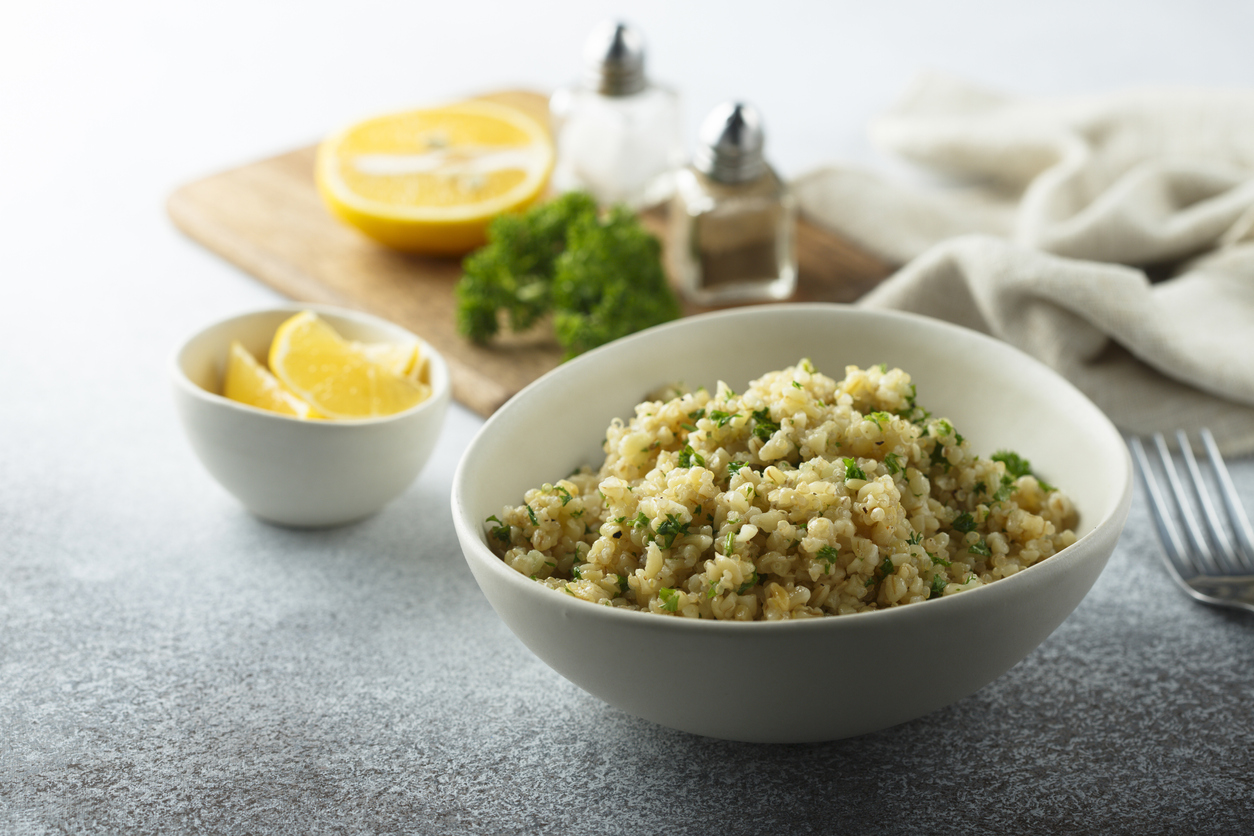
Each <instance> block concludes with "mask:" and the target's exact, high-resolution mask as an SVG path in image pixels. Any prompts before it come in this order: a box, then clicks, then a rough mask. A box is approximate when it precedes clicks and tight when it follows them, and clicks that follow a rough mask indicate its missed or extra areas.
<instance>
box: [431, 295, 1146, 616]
mask: <svg viewBox="0 0 1254 836" xmlns="http://www.w3.org/2000/svg"><path fill="white" fill-rule="evenodd" d="M816 309H830V310H833V311H847V312H853V311H858V312H859V313H860V314H870V315H874V316H878V317H883V318H886V319H888V320H895V321H896V322H898V323H902V322H905V323H916V324H918V323H926V325H927V326H928V327H939V328H940V329H941V330H942V331H944V330H951V331H953V332H960V333H962V334H964V335H967V336H971V335H973V336H974V337H976V338H977V339H978V340H983V341H987V343H988V344H991V345H994V346H997V347H998V350H1008V351H1009V352H1011V353H1012V354H1017V355H1019V356H1020V358H1021V359H1023V360H1026V361H1028V362H1029V363H1030V364H1032V365H1035V366H1037V367H1038V368H1039V369H1040V370H1043V371H1045V372H1047V373H1048V374H1049V375H1050V376H1052V377H1054V378H1056V379H1057V381H1058V382H1059V383H1061V384H1063V385H1065V386H1066V387H1068V388H1070V389H1071V390H1072V391H1073V392H1074V394H1075V395H1077V396H1078V397H1080V398H1082V399H1083V400H1084V402H1086V403H1087V404H1088V405H1089V406H1090V407H1091V408H1092V411H1093V415H1094V417H1095V418H1097V419H1098V426H1097V428H1095V429H1096V431H1099V432H1101V433H1102V434H1103V435H1106V436H1107V439H1106V440H1107V441H1109V442H1112V443H1115V444H1117V448H1118V449H1120V450H1121V451H1122V456H1121V457H1120V458H1121V461H1122V462H1123V468H1122V471H1123V474H1122V475H1123V478H1122V480H1121V482H1122V484H1121V487H1120V489H1119V495H1118V498H1117V499H1116V501H1115V502H1114V503H1113V504H1112V505H1111V506H1110V509H1109V510H1108V511H1107V513H1106V514H1105V515H1104V516H1103V517H1102V518H1101V519H1100V520H1098V521H1097V522H1096V524H1094V525H1093V527H1092V528H1091V529H1090V530H1089V531H1088V532H1086V533H1085V534H1084V535H1083V536H1081V537H1079V538H1078V539H1077V540H1076V542H1075V543H1073V544H1071V545H1070V546H1068V547H1066V548H1065V549H1063V550H1062V551H1060V552H1058V553H1057V554H1054V555H1051V556H1050V557H1049V558H1048V559H1046V560H1043V561H1041V562H1040V563H1036V564H1034V565H1032V566H1029V567H1028V568H1027V569H1024V570H1023V571H1020V572H1017V573H1015V574H1014V575H1011V576H1010V577H1007V578H1002V579H1000V580H998V581H996V582H995V583H990V584H984V585H983V586H981V587H977V588H976V589H971V590H966V591H964V592H962V593H960V594H957V595H948V596H945V597H942V598H938V599H934V600H929V601H921V602H919V603H920V604H926V605H927V607H923V606H918V605H906V606H900V607H890V608H888V609H881V610H872V611H870V612H861V613H851V614H848V615H840V616H820V617H815V618H803V619H787V620H784V621H763V620H755V621H730V620H718V619H697V618H665V617H659V616H658V614H656V613H651V612H643V611H640V610H628V609H623V608H619V607H611V606H606V605H604V604H593V603H592V602H590V601H584V600H583V599H579V598H575V597H573V596H570V595H560V594H558V591H557V590H554V589H549V588H548V587H546V586H544V585H542V584H539V583H537V582H536V581H534V580H531V579H530V578H526V577H523V576H522V575H521V574H520V573H519V572H518V571H516V570H515V569H513V568H511V567H509V566H507V565H506V564H505V562H504V561H503V560H501V559H500V558H499V557H498V556H497V555H496V554H494V553H493V552H492V550H491V549H490V548H489V547H488V545H487V540H486V534H485V533H484V532H483V531H482V530H480V529H481V526H480V525H479V524H476V522H475V521H473V520H471V519H470V508H469V505H470V503H469V502H467V501H465V496H464V494H465V491H466V483H467V481H468V479H469V477H468V476H467V473H466V471H467V465H468V462H469V461H470V459H471V451H473V450H474V448H475V446H476V444H477V442H478V441H479V439H480V438H481V437H482V436H483V435H485V434H486V433H489V432H491V431H492V430H493V428H494V427H495V426H496V424H497V423H498V422H500V423H503V422H505V421H508V420H509V415H508V411H509V407H510V404H511V403H513V402H515V401H516V400H518V399H520V398H522V397H524V396H525V395H527V394H528V393H529V392H531V391H534V390H535V389H537V388H541V387H543V386H545V385H548V384H547V383H546V382H547V381H548V380H550V379H551V378H552V377H553V376H554V375H556V374H558V373H559V372H560V371H561V369H563V367H564V366H568V365H570V364H575V363H579V364H583V363H587V362H591V360H592V358H596V357H597V356H599V355H600V354H602V353H605V352H608V351H626V350H628V347H629V346H630V345H631V344H632V343H634V342H637V341H640V340H644V339H650V338H651V337H652V335H655V334H657V333H659V332H662V331H666V330H673V329H676V328H685V327H691V324H692V323H694V322H696V321H708V320H712V319H736V318H740V317H752V316H756V315H761V314H763V313H765V312H771V313H775V314H779V313H784V314H786V313H787V312H788V311H789V310H797V311H812V310H816ZM450 499H451V505H452V515H453V525H454V528H455V530H456V532H457V535H458V539H459V541H460V542H461V545H462V551H463V554H464V555H465V557H466V560H467V562H468V563H470V564H471V568H472V571H473V570H474V567H475V565H476V564H477V565H479V566H481V567H482V568H483V569H485V570H486V571H489V572H491V573H492V574H493V575H494V576H496V577H497V578H500V579H502V581H503V582H504V583H506V584H507V585H509V586H510V587H511V588H512V589H514V590H517V591H518V593H519V594H520V595H522V596H523V597H524V600H526V601H528V602H529V605H530V602H533V601H534V602H535V605H536V606H540V607H550V608H556V610H557V611H559V612H560V613H561V614H562V615H563V616H566V617H583V618H610V619H617V618H626V619H629V620H628V621H627V622H625V624H634V625H635V627H636V628H641V627H647V626H648V625H650V624H652V625H654V628H653V629H679V630H697V631H711V630H712V631H725V630H735V631H743V630H749V631H755V632H756V631H760V630H784V631H798V630H803V631H804V630H832V629H837V630H845V631H852V630H858V629H870V628H872V627H874V626H875V625H880V624H884V623H886V622H887V621H888V620H889V619H896V620H898V621H903V620H904V621H909V620H914V619H919V618H930V617H931V616H929V615H928V614H929V613H931V614H936V613H939V612H957V611H958V609H959V608H965V607H973V606H980V605H981V604H982V603H984V602H985V601H990V600H991V597H992V596H993V595H999V596H1004V595H1007V594H1010V593H1012V592H1013V591H1016V590H1018V589H1019V588H1020V587H1022V586H1023V585H1024V584H1032V585H1040V584H1043V583H1047V582H1048V580H1049V579H1050V578H1051V577H1054V576H1056V575H1060V574H1065V573H1066V572H1067V571H1068V570H1069V569H1071V568H1072V566H1073V565H1075V564H1077V563H1079V562H1081V561H1084V560H1086V559H1087V558H1088V557H1089V555H1088V554H1086V551H1087V550H1086V549H1084V548H1082V547H1083V545H1084V544H1086V543H1089V542H1092V541H1094V540H1097V539H1099V538H1100V537H1102V536H1109V535H1110V533H1111V528H1112V527H1115V526H1116V525H1117V526H1119V528H1120V529H1121V528H1122V525H1123V523H1124V522H1126V519H1127V515H1128V511H1129V509H1130V507H1131V503H1132V458H1131V455H1130V454H1129V453H1128V449H1127V445H1126V444H1124V442H1123V436H1122V435H1121V434H1120V433H1119V430H1118V429H1117V428H1116V427H1115V425H1114V424H1113V422H1111V420H1110V418H1109V417H1107V415H1106V414H1105V413H1104V412H1103V411H1102V410H1101V409H1100V408H1099V407H1098V406H1097V405H1096V404H1094V403H1093V401H1092V400H1091V399H1090V398H1089V397H1088V396H1087V395H1085V394H1084V393H1083V392H1081V391H1080V390H1079V389H1078V388H1077V387H1076V386H1075V384H1073V383H1071V381H1069V380H1067V379H1066V378H1064V377H1063V376H1062V375H1061V374H1059V373H1058V372H1057V371H1055V370H1054V369H1052V368H1050V367H1049V366H1048V365H1046V364H1045V363H1043V362H1042V361H1040V360H1038V359H1036V358H1035V357H1033V356H1031V355H1030V354H1028V353H1027V352H1025V351H1023V350H1022V349H1020V348H1018V347H1016V346H1014V345H1011V344H1010V343H1008V342H1005V341H1004V340H999V339H996V338H995V337H992V336H990V335H988V334H984V333H981V332H979V331H975V330H974V329H971V328H966V327H964V326H961V325H957V324H954V323H952V322H948V321H946V320H942V319H937V318H935V317H929V316H924V315H922V314H916V313H912V312H909V311H898V310H883V309H865V308H859V307H856V306H853V305H846V304H841V303H832V302H798V303H783V304H775V305H769V306H746V307H739V308H731V309H726V310H720V311H712V312H708V313H702V314H697V315H695V316H691V317H684V318H682V319H678V320H673V321H671V322H667V323H663V324H661V325H656V326H653V327H652V328H648V329H645V330H643V331H639V332H637V333H635V334H631V335H628V336H627V337H624V338H621V339H619V340H616V341H614V342H613V343H609V344H607V345H603V346H600V347H598V348H595V349H593V350H591V351H588V352H586V353H584V354H582V355H580V356H578V357H575V358H574V359H572V360H569V361H567V363H565V364H563V365H562V366H558V367H557V368H555V369H553V370H551V371H549V372H547V373H546V374H544V375H542V376H541V377H539V378H537V379H536V380H535V381H533V382H532V383H530V384H529V385H528V386H526V387H524V388H523V389H522V390H520V391H519V392H518V393H517V394H515V395H514V396H513V397H512V398H510V399H509V401H507V402H506V403H505V404H504V405H502V406H501V408H499V409H498V410H496V412H495V413H493V415H492V416H491V417H489V418H488V420H487V421H486V422H485V423H484V425H483V426H482V427H481V428H480V429H479V432H478V433H476V434H475V437H474V438H473V439H471V442H470V444H469V445H468V446H467V448H466V451H465V453H463V455H462V457H461V460H460V461H459V462H458V465H457V469H456V471H455V472H454V475H453V486H452V491H451V493H450ZM1116 536H1117V535H1116ZM476 574H477V572H476ZM1007 585H1009V586H1007ZM996 590H1001V591H1000V592H998V591H996ZM942 607H944V608H946V609H945V610H942V609H941V608H942ZM572 608H574V609H572ZM598 612H599V613H600V614H599V615H598V614H597V613H598ZM640 619H644V620H643V621H641V620H640ZM680 624H682V625H683V626H679V625H680ZM833 624H836V625H844V626H840V627H833V626H832V625H833ZM667 625H672V627H669V628H668V626H667Z"/></svg>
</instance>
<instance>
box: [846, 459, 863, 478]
mask: <svg viewBox="0 0 1254 836" xmlns="http://www.w3.org/2000/svg"><path fill="white" fill-rule="evenodd" d="M841 461H843V462H844V463H845V480H846V481H848V480H849V479H861V480H862V481H864V482H865V481H866V471H864V470H863V469H862V468H860V467H858V460H857V459H842V460H841Z"/></svg>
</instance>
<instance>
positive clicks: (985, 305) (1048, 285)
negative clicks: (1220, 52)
mask: <svg viewBox="0 0 1254 836" xmlns="http://www.w3.org/2000/svg"><path fill="white" fill-rule="evenodd" d="M871 133H872V138H873V140H874V141H875V142H876V144H877V145H878V146H879V147H880V148H882V149H884V150H886V151H889V152H892V153H895V154H896V155H898V156H900V157H902V158H904V159H906V160H908V161H910V162H912V163H915V164H917V165H920V166H922V167H924V168H925V169H926V170H927V171H928V173H929V174H930V175H931V176H932V177H933V181H932V182H930V183H926V184H924V183H902V182H894V181H892V180H889V179H888V178H886V177H883V176H879V175H877V174H874V173H871V172H866V171H859V170H852V169H842V168H837V167H831V168H825V169H822V170H820V171H816V172H813V173H811V174H809V175H806V176H804V177H802V178H801V179H799V180H798V181H797V182H796V183H795V187H796V191H797V196H798V200H799V203H800V205H801V209H802V211H803V212H804V213H805V214H806V216H807V217H808V218H810V219H811V220H813V221H815V222H817V223H819V224H822V225H824V226H826V227H828V228H830V229H832V230H834V231H836V232H838V233H839V234H841V235H844V236H845V237H847V238H849V239H850V240H852V241H854V242H856V243H858V244H860V245H861V246H863V247H865V248H867V249H868V250H870V251H872V252H874V253H876V254H878V255H880V256H881V257H883V258H886V259H888V260H889V261H892V262H895V263H904V262H909V263H908V264H906V266H905V267H903V268H902V269H901V270H899V271H898V272H897V273H896V274H895V275H893V276H892V277H891V278H889V279H888V280H887V281H885V282H884V284H883V285H881V286H880V287H879V288H878V289H876V290H875V291H873V292H872V293H871V294H869V295H868V296H867V297H866V298H865V299H864V300H863V301H862V302H861V303H860V304H864V305H867V306H871V307H891V308H897V309H902V310H910V311H915V312H918V313H924V314H928V315H931V316H936V317H940V318H942V319H948V320H950V321H953V322H957V323H960V324H962V325H966V326H968V327H971V328H974V329H977V330H980V331H984V332H985V333H989V334H992V335H993V336H996V337H999V338H1001V339H1004V340H1006V341H1008V342H1010V343H1012V344H1014V345H1016V346H1018V347H1019V348H1022V349H1023V350H1025V351H1027V352H1029V353H1030V354H1032V355H1034V356H1036V357H1037V358H1039V359H1041V360H1043V361H1044V362H1046V363H1048V364H1049V365H1051V366H1053V367H1054V368H1055V369H1057V370H1058V371H1059V372H1061V373H1062V374H1063V375H1065V376H1066V377H1067V378H1069V379H1070V380H1071V381H1072V382H1073V383H1075V384H1076V385H1077V386H1078V387H1079V388H1080V389H1082V390H1083V391H1084V392H1085V393H1086V394H1087V395H1088V396H1089V397H1090V398H1092V399H1093V400H1094V401H1095V402H1096V403H1097V404H1098V405H1099V406H1100V407H1102V409H1104V410H1105V411H1106V413H1107V414H1108V415H1109V416H1110V417H1111V419H1112V420H1114V422H1115V423H1116V424H1118V425H1119V426H1120V427H1121V428H1122V429H1124V430H1125V431H1127V432H1132V433H1138V434H1140V433H1148V432H1154V431H1158V430H1164V431H1165V430H1173V429H1176V428H1185V429H1194V428H1196V427H1199V426H1204V425H1205V426H1210V427H1211V428H1212V429H1213V430H1214V432H1215V435H1216V438H1217V439H1218V440H1219V442H1220V446H1221V448H1222V449H1223V450H1224V451H1225V452H1226V453H1248V452H1254V91H1238V90H1233V91H1213V90H1211V91H1207V90H1184V89H1163V90H1141V91H1129V92H1123V93H1112V94H1107V95H1100V96H1085V97H1074V98H1062V99H1014V98H1010V97H1006V96H1001V95H998V94H995V93H992V92H989V91H986V90H981V89H979V88H976V87H973V86H971V85H968V84H965V83H962V82H959V81H955V80H952V79H947V78H942V77H937V76H929V77H926V78H924V79H922V80H921V81H920V82H919V83H918V84H917V85H916V86H915V88H914V90H913V91H911V93H910V94H909V95H907V96H906V97H905V99H904V101H902V102H901V103H900V104H899V105H898V106H897V107H896V108H894V109H893V110H892V111H890V112H889V113H888V114H886V115H885V116H883V117H882V118H880V119H879V120H877V121H876V123H875V124H874V125H873V127H872V132H871ZM1147 272H1148V274H1149V275H1152V276H1153V277H1154V279H1155V281H1154V282H1151V281H1150V279H1149V278H1147Z"/></svg>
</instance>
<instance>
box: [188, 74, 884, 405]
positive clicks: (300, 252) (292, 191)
mask: <svg viewBox="0 0 1254 836" xmlns="http://www.w3.org/2000/svg"><path fill="white" fill-rule="evenodd" d="M482 98H486V99H491V100H494V101H499V102H502V103H505V104H510V105H513V106H515V107H519V108H521V109H525V110H527V111H529V112H531V113H533V114H534V115H535V116H536V117H537V118H539V119H540V120H542V122H547V118H548V117H547V100H546V99H545V97H544V96H541V95H538V94H536V93H530V92H523V91H515V92H506V93H497V94H493V95H489V96H484V97H482ZM314 152H315V146H311V147H308V148H301V149H299V150H296V151H292V152H290V153H287V154H281V155H279V156H277V157H272V158H270V159H266V160H261V161H259V162H256V163H252V164H250V165H246V166H243V167H242V168H237V169H234V170H231V171H225V172H222V173H219V174H214V175H212V176H210V177H206V178H204V179H203V180H198V181H196V182H193V183H189V184H187V185H185V186H183V187H181V188H179V189H178V190H177V191H175V192H174V194H173V195H171V196H170V199H169V201H168V203H167V210H168V211H169V214H170V217H171V219H172V220H173V221H174V223H175V225H177V226H178V227H179V229H181V230H182V231H183V232H185V233H186V234H187V235H188V236H190V237H191V238H193V239H195V240H196V241H198V242H200V243H201V244H203V245H204V246H206V247H208V248H209V249H210V250H212V251H214V252H215V253H218V254H219V255H221V256H222V257H223V258H225V259H227V260H228V261H230V262H232V263H233V264H235V265H237V266H238V267H240V268H241V269H243V270H244V271H246V272H247V273H249V274H251V275H253V276H255V277H256V278H258V279H260V280H261V281H262V282H264V283H266V284H267V285H269V286H271V287H273V288H274V289H276V290H278V291H279V292H280V293H283V294H284V295H286V296H289V297H291V298H292V299H294V300H297V301H301V302H313V303H323V304H331V305H339V306H342V307H347V308H355V309H358V310H362V311H366V312H368V313H372V314H376V315H378V316H382V317H385V318H387V319H389V320H392V321H393V322H396V323H398V324H399V325H402V326H404V327H405V328H408V329H409V330H411V331H413V332H414V333H416V334H418V335H420V336H422V337H423V338H424V339H426V340H427V341H428V342H430V343H431V344H432V345H434V346H435V347H436V349H437V350H439V351H440V352H441V353H442V354H443V355H444V357H445V359H446V360H447V361H448V365H449V370H450V372H451V375H452V383H453V397H454V398H456V399H457V400H458V401H460V402H461V403H462V404H464V405H465V406H467V407H469V408H470V409H473V410H474V411H475V412H478V413H479V414H480V415H483V416H488V415H491V414H492V413H493V412H494V411H495V410H496V409H497V407H499V406H500V405H501V404H503V403H504V402H505V401H506V400H508V399H509V398H510V397H511V396H512V395H513V394H514V393H516V392H517V391H518V390H520V389H522V388H523V387H524V386H526V385H527V384H528V383H530V382H531V381H533V380H535V379H536V378H537V377H539V376H540V375H542V374H544V373H545V372H547V371H549V370H550V369H552V368H554V367H555V366H556V365H557V364H558V363H559V362H560V360H561V350H560V348H559V347H558V345H557V343H556V342H555V341H554V340H553V338H552V337H551V335H547V334H544V333H535V334H529V335H523V336H518V335H506V336H504V337H503V338H502V339H500V340H499V341H498V342H496V343H494V344H492V345H490V346H478V345H474V344H472V343H470V342H468V341H467V340H465V339H464V338H462V337H461V336H460V335H458V333H457V331H456V328H455V325H454V301H453V285H454V284H455V283H456V282H457V279H458V277H459V276H460V275H461V262H460V260H459V259H449V258H424V257H421V256H414V255H407V254H402V253H396V252H392V251H390V250H387V249H384V248H382V247H380V246H379V245H377V244H375V243H373V242H371V241H369V240H368V239H366V238H364V237H363V236H361V235H360V234H358V233H357V232H356V230H354V229H351V228H349V227H346V226H344V225H343V224H341V223H340V222H339V221H337V220H336V219H334V218H333V217H332V216H331V215H330V214H329V213H328V212H327V210H326V209H325V208H324V207H323V204H322V201H321V199H320V198H319V197H318V194H317V191H316V189H315V187H314V179H313V168H314ZM642 219H643V221H644V223H645V225H646V226H647V227H648V228H649V229H650V230H651V231H653V232H654V233H655V234H657V235H658V237H659V238H661V239H662V242H663V245H664V246H665V244H666V234H665V233H666V216H665V210H663V209H656V210H651V211H649V212H646V213H645V214H644V215H643V216H642ZM797 249H798V262H799V270H798V272H799V279H798V290H797V294H796V295H795V296H794V298H793V300H792V301H826V302H851V301H853V300H855V299H857V298H858V297H860V296H862V295H863V294H864V293H866V292H867V291H868V290H870V289H871V288H872V287H874V286H875V284H877V283H878V282H879V281H880V280H881V279H883V278H884V277H885V276H887V275H888V273H889V272H890V270H889V267H888V266H887V265H885V264H883V263H882V262H880V261H879V260H877V259H875V258H874V257H872V256H870V255H867V254H866V253H863V252H861V251H859V250H857V249H855V248H853V247H852V246H850V245H849V244H847V243H846V242H844V241H842V240H841V239H839V238H837V237H835V236H833V235H831V234H830V233H828V232H825V231H823V230H821V229H819V228H818V227H815V226H813V225H811V224H809V223H807V222H806V221H805V220H804V219H802V220H801V221H800V223H799V225H798V229H797ZM685 312H686V313H687V314H693V313H698V312H700V309H698V308H696V307H693V306H687V307H686V310H685Z"/></svg>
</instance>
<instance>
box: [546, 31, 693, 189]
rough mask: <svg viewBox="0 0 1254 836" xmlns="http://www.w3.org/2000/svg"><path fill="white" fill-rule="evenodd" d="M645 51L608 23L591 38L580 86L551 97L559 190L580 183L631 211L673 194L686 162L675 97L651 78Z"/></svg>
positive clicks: (631, 34)
mask: <svg viewBox="0 0 1254 836" xmlns="http://www.w3.org/2000/svg"><path fill="white" fill-rule="evenodd" d="M644 54H645V50H644V38H643V37H642V36H641V34H640V32H639V31H638V30H637V29H635V28H633V27H631V26H628V25H627V24H625V23H619V22H615V21H606V22H604V23H602V24H600V25H599V26H598V27H597V28H596V29H594V30H593V32H592V34H591V35H590V36H589V38H588V41H587V43H586V44H585V46H584V62H585V69H584V77H583V82H582V84H579V85H576V86H573V87H568V88H565V89H562V90H558V91H557V92H556V93H554V94H553V96H552V98H551V99H550V102H549V110H550V114H551V116H552V122H553V134H554V137H555V138H556V143H557V162H556V165H555V166H554V169H553V186H554V188H555V189H556V190H557V191H559V192H566V191H573V190H576V189H582V190H584V191H588V192H591V193H592V195H593V196H594V197H596V199H597V202H598V203H600V204H602V205H609V204H613V203H625V204H627V205H628V206H630V207H631V208H633V209H643V208H645V207H647V206H652V205H654V204H657V203H662V202H664V201H666V200H667V199H669V198H670V196H671V195H672V194H673V193H674V174H675V171H676V169H678V168H679V167H680V166H682V165H683V164H684V147H683V137H682V132H681V126H680V112H679V96H678V95H676V94H675V93H674V92H673V91H671V90H669V89H667V88H665V87H660V86H657V85H655V84H652V83H650V82H649V80H648V78H647V77H646V76H645V72H644Z"/></svg>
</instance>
